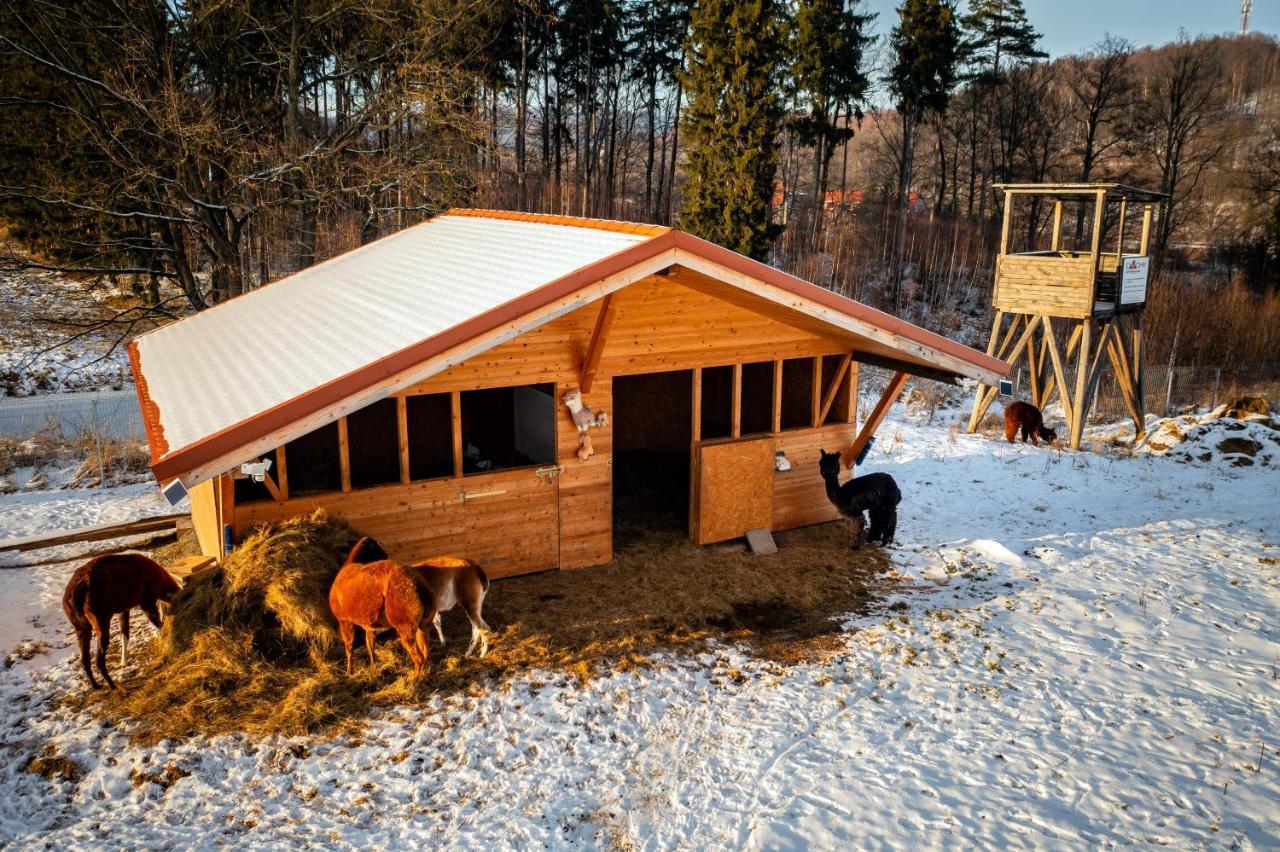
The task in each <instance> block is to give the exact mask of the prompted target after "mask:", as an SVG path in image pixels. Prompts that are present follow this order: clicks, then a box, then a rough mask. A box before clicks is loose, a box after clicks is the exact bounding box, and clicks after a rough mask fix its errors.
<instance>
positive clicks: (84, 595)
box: [62, 553, 178, 689]
mask: <svg viewBox="0 0 1280 852" xmlns="http://www.w3.org/2000/svg"><path fill="white" fill-rule="evenodd" d="M177 593H178V583H177V581H176V580H174V579H173V577H171V576H169V572H168V571H166V570H164V569H163V568H161V567H160V566H159V565H157V564H156V563H155V562H154V561H152V560H150V559H148V558H147V557H145V556H143V555H142V554H140V553H113V554H110V555H108V556H98V557H95V558H94V559H90V560H89V561H88V562H86V563H85V564H83V565H81V566H80V567H79V568H77V569H76V572H75V573H74V574H72V575H71V579H70V580H69V581H68V582H67V590H66V592H64V593H63V595H62V611H63V612H65V613H66V614H67V618H68V620H70V621H71V626H72V628H74V630H75V632H76V639H77V641H78V642H79V643H80V665H81V666H83V667H84V673H85V675H86V676H87V677H88V678H89V684H90V686H92V687H93V688H94V689H97V688H98V682H97V681H96V680H94V678H93V670H92V669H90V668H89V636H90V633H93V634H95V635H97V637H98V653H97V654H96V655H95V661H96V662H97V664H98V671H99V673H101V675H102V679H103V680H105V681H106V682H107V686H109V687H111V688H112V689H115V687H116V684H115V681H113V680H112V679H111V675H110V674H108V673H107V646H108V645H110V644H111V616H113V615H115V614H116V613H119V614H120V664H121V665H122V666H127V665H129V610H131V609H133V608H134V607H135V606H136V607H139V608H140V609H141V610H142V611H143V612H144V613H146V616H147V618H148V619H149V620H150V621H151V623H152V624H154V625H155V626H156V627H159V626H160V608H159V604H160V603H161V602H164V603H166V604H167V603H168V602H169V601H171V600H172V599H173V596H174V595H176V594H177Z"/></svg>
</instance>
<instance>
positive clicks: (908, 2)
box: [885, 0, 960, 308]
mask: <svg viewBox="0 0 1280 852" xmlns="http://www.w3.org/2000/svg"><path fill="white" fill-rule="evenodd" d="M889 43H890V45H891V46H892V48H893V56H894V63H893V68H892V70H891V71H890V72H889V76H888V77H886V78H885V84H886V85H887V86H888V87H889V92H890V93H891V94H892V95H893V97H894V100H895V103H896V106H897V108H898V121H899V123H900V124H901V128H902V150H901V152H900V155H899V157H898V222H897V227H896V228H895V229H894V234H893V253H892V264H893V305H894V307H895V308H896V307H898V298H899V292H900V290H901V284H902V246H903V239H904V236H905V234H906V229H907V208H908V207H909V206H910V193H911V172H912V165H913V155H914V151H915V144H916V130H917V128H919V126H920V122H921V121H922V119H923V118H924V117H925V115H927V114H931V113H932V114H941V113H942V112H943V111H944V110H946V108H947V101H948V100H949V99H950V97H951V90H952V88H953V87H954V86H955V83H956V74H957V68H958V65H959V61H960V30H959V28H958V27H957V26H956V9H955V6H954V4H953V3H952V2H951V0H904V2H903V3H902V5H901V6H899V7H898V25H897V26H896V27H894V28H893V33H892V34H891V35H890V36H889Z"/></svg>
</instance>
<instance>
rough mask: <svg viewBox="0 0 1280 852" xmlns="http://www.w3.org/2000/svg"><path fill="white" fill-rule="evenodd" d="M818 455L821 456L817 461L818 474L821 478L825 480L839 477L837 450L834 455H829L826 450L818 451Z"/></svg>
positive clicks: (838, 454)
mask: <svg viewBox="0 0 1280 852" xmlns="http://www.w3.org/2000/svg"><path fill="white" fill-rule="evenodd" d="M818 453H819V454H820V456H821V457H820V458H819V459H818V472H819V473H821V474H822V476H823V478H824V479H825V478H827V477H829V476H839V475H840V451H839V450H837V451H836V452H834V453H829V452H827V451H826V450H818Z"/></svg>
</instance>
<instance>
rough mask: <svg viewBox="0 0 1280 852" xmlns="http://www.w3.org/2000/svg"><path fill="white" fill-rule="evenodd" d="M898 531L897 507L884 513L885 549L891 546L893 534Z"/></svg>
mask: <svg viewBox="0 0 1280 852" xmlns="http://www.w3.org/2000/svg"><path fill="white" fill-rule="evenodd" d="M897 531H898V507H897V506H894V507H893V508H891V509H889V510H888V511H887V512H886V513H885V521H884V538H883V543H884V546H885V547H888V546H889V545H891V544H893V534H894V533H895V532H897Z"/></svg>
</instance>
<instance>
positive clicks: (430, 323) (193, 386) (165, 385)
mask: <svg viewBox="0 0 1280 852" xmlns="http://www.w3.org/2000/svg"><path fill="white" fill-rule="evenodd" d="M650 236H651V235H647V234H637V233H627V232H620V231H613V230H603V229H600V228H593V227H575V226H571V225H562V224H548V223H543V222H531V221H519V220H510V219H495V218H480V217H476V216H464V215H445V216H441V217H438V218H436V219H432V220H431V221H428V222H424V223H423V224H421V225H417V226H415V227H412V228H407V229H406V230H404V231H401V232H399V233H397V234H394V235H392V236H389V237H385V238H383V239H381V240H378V241H376V242H373V243H370V244H368V245H366V246H362V247H361V248H359V249H357V250H355V251H352V252H349V253H347V254H344V255H340V256H338V257H335V258H333V259H331V260H328V261H325V262H324V263H320V264H317V265H316V266H312V267H310V268H308V269H305V270H303V271H301V272H298V273H296V274H294V275H292V276H290V277H288V278H284V279H281V280H280V281H277V282H276V283H274V284H272V285H270V286H269V287H264V288H262V289H260V290H255V291H253V292H251V293H249V294H247V295H244V296H241V297H240V298H237V299H232V300H230V301H228V302H225V303H223V304H221V305H219V306H217V307H216V308H213V309H211V310H208V311H204V312H202V313H199V314H196V315H195V316H192V317H189V318H187V319H185V320H182V321H181V322H177V323H173V324H171V325H168V326H164V327H162V328H159V329H156V330H155V331H151V332H148V333H146V334H144V335H142V336H140V337H138V338H137V339H136V345H137V355H138V359H139V361H140V362H141V364H143V365H145V381H146V390H147V395H148V396H149V398H150V400H151V402H153V403H154V404H155V407H156V408H157V409H158V417H159V421H160V422H159V425H160V427H161V428H162V429H163V434H164V439H165V443H166V444H167V445H168V450H169V451H170V452H173V451H176V450H179V449H181V448H183V447H186V446H189V445H190V444H193V443H195V442H197V441H199V440H201V439H204V438H207V437H208V436H210V435H213V434H215V433H217V432H219V431H221V430H223V429H225V428H227V427H230V426H233V425H235V424H237V423H240V422H241V421H244V420H247V419H249V418H251V417H254V416H255V415H258V414H261V413H262V412H264V411H267V410H268V409H271V408H273V407H275V406H277V405H280V404H281V403H283V402H286V401H288V400H291V399H293V398H295V397H297V396H300V395H302V394H304V393H306V392H308V391H310V390H312V389H313V388H316V387H318V386H320V385H323V384H325V383H326V382H330V381H332V380H334V379H337V378H339V377H341V376H344V375H346V374H348V373H350V372H353V371H355V370H358V369H359V368H361V367H364V366H366V365H368V364H370V363H372V362H374V361H376V360H377V359H379V358H381V357H382V356H385V355H389V354H391V353H393V352H396V351H399V350H401V349H404V348H405V347H408V346H411V345H413V344H415V343H418V342H419V341H422V340H426V339H427V338H430V337H433V336H435V335H437V334H439V333H440V332H442V331H445V330H447V329H449V328H452V327H454V326H455V325H458V324H459V323H462V322H465V321H466V320H469V319H471V318H472V317H475V316H477V315H479V314H481V313H483V312H485V311H488V310H490V309H492V308H495V307H497V306H499V305H501V304H503V303H505V302H508V301H510V300H511V299H513V298H515V297H517V296H520V295H523V294H525V293H527V292H529V291H530V290H532V289H535V288H537V287H540V286H542V285H544V284H547V283H550V282H552V281H555V280H556V279H559V278H561V277H563V276H565V275H568V274H569V273H571V272H573V271H574V270H576V269H579V268H581V267H584V266H587V265H589V264H592V263H595V262H597V261H600V260H602V259H604V258H606V257H608V256H610V255H612V254H615V253H617V252H619V251H622V250H623V249H626V248H628V247H630V246H633V245H635V244H636V243H640V242H644V241H645V240H647V239H650Z"/></svg>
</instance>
